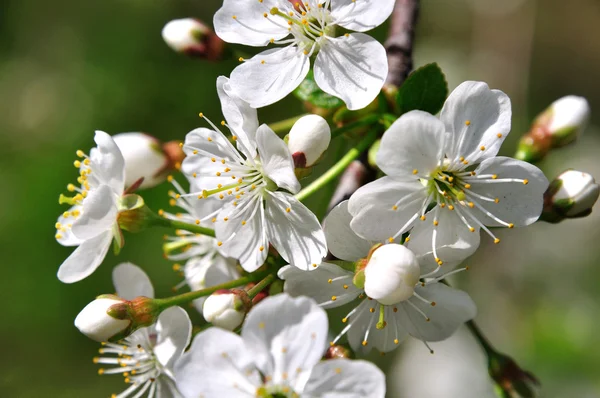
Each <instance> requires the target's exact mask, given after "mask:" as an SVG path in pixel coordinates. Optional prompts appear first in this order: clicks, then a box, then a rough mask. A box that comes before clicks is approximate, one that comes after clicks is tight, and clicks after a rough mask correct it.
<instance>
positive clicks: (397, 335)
mask: <svg viewBox="0 0 600 398" xmlns="http://www.w3.org/2000/svg"><path fill="white" fill-rule="evenodd" d="M371 308H372V309H373V312H371ZM394 308H395V307H394V306H384V311H385V312H384V319H385V322H386V323H387V325H386V326H385V327H384V328H383V329H377V322H378V321H379V313H380V310H381V305H380V304H379V303H378V302H377V301H375V300H369V299H366V298H365V299H364V300H363V302H362V303H361V304H360V306H359V307H358V309H357V311H356V312H355V313H354V314H353V315H350V316H349V317H348V320H347V323H348V325H349V326H350V330H348V343H349V344H350V347H352V349H353V350H354V351H356V352H360V353H362V354H367V353H369V352H370V351H371V349H373V348H375V349H377V350H379V351H381V352H390V351H392V350H395V349H396V348H398V345H399V344H400V342H401V341H403V340H404V339H405V338H406V337H407V336H408V333H407V331H406V329H405V328H404V326H403V325H402V323H400V322H398V319H397V317H396V312H394ZM365 341H366V342H367V344H366V345H365V344H364V342H365Z"/></svg>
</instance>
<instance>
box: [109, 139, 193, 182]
mask: <svg viewBox="0 0 600 398" xmlns="http://www.w3.org/2000/svg"><path fill="white" fill-rule="evenodd" d="M112 138H113V139H114V141H115V143H116V144H117V146H118V147H119V149H120V150H121V153H122V154H123V159H124V160H125V186H127V187H129V188H130V191H132V189H131V187H135V188H140V189H144V188H151V187H153V186H155V185H158V184H160V183H161V182H163V181H165V179H166V178H167V175H168V174H169V173H170V172H171V171H173V170H175V169H176V167H177V165H178V164H180V163H181V161H182V160H183V157H184V154H183V151H182V150H181V148H179V143H175V145H173V143H171V142H168V143H166V144H164V145H163V144H162V143H161V142H160V141H159V140H157V139H156V138H154V137H152V136H150V135H148V134H144V133H121V134H116V135H114V136H113V137H112ZM140 179H143V180H142V181H140Z"/></svg>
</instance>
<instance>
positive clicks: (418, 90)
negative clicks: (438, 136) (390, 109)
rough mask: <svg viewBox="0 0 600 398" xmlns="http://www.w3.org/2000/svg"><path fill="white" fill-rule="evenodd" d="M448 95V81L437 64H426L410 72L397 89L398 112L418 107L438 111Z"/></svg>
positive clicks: (422, 109)
mask: <svg viewBox="0 0 600 398" xmlns="http://www.w3.org/2000/svg"><path fill="white" fill-rule="evenodd" d="M447 96H448V83H447V82H446V77H445V76H444V73H443V72H442V70H441V69H440V67H439V66H438V64H436V63H433V64H427V65H425V66H422V67H420V68H419V69H417V70H415V71H414V72H412V73H411V74H410V75H409V76H408V78H407V79H406V81H405V82H404V84H402V86H400V88H399V89H398V96H397V97H396V105H397V107H398V112H399V114H404V113H406V112H409V111H412V110H415V109H418V110H421V111H425V112H429V113H431V114H432V115H435V114H436V113H438V112H439V111H440V110H441V109H442V106H443V105H444V101H446V97H447Z"/></svg>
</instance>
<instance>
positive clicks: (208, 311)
mask: <svg viewBox="0 0 600 398" xmlns="http://www.w3.org/2000/svg"><path fill="white" fill-rule="evenodd" d="M251 306H252V303H251V300H250V298H249V297H248V294H247V293H246V292H245V291H244V290H239V289H232V290H217V291H216V292H214V293H213V294H212V295H210V296H209V297H208V298H207V299H206V301H204V306H203V308H202V315H203V316H204V319H206V321H207V322H210V323H212V324H213V325H215V326H218V327H220V328H223V329H227V330H234V329H235V328H237V327H238V326H240V325H241V324H242V322H243V321H244V318H245V317H246V313H247V312H248V311H249V310H250V307H251Z"/></svg>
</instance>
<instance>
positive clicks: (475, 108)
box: [440, 81, 512, 167]
mask: <svg viewBox="0 0 600 398" xmlns="http://www.w3.org/2000/svg"><path fill="white" fill-rule="evenodd" d="M511 116H512V111H511V107H510V98H508V96H507V95H506V94H504V93H503V92H502V91H499V90H490V88H489V87H488V85H487V84H485V83H483V82H473V81H467V82H464V83H462V84H460V85H459V86H458V87H457V88H455V89H454V91H452V93H450V95H449V96H448V99H447V100H446V102H445V103H444V107H443V109H442V112H441V114H440V119H441V121H442V122H443V123H444V125H445V126H446V131H447V132H449V133H450V137H449V142H447V143H446V148H447V150H446V152H447V153H446V155H447V156H448V158H449V159H450V160H451V162H453V163H455V164H458V165H459V166H461V167H462V164H461V161H460V160H459V159H460V157H464V158H465V159H467V160H468V162H469V163H470V164H473V163H479V162H480V161H481V160H483V159H488V158H491V157H494V156H496V154H497V153H498V151H499V150H500V146H501V145H502V143H503V142H504V139H505V138H506V136H507V135H508V133H509V132H510V125H511ZM482 148H483V149H482Z"/></svg>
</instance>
